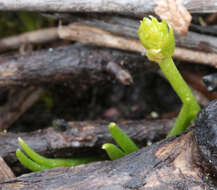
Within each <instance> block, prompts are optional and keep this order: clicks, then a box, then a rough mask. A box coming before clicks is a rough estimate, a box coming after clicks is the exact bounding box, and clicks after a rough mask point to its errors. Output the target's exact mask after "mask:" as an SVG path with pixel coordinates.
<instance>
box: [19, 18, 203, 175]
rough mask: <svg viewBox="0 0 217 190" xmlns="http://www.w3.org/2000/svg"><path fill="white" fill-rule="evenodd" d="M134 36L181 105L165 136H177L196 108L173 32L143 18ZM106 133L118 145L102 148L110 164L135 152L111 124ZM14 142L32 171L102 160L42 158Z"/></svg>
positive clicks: (162, 23) (154, 21) (125, 137)
mask: <svg viewBox="0 0 217 190" xmlns="http://www.w3.org/2000/svg"><path fill="white" fill-rule="evenodd" d="M138 36H139V39H140V41H141V42H142V44H143V46H144V47H145V48H146V55H147V57H148V58H149V59H150V60H151V61H154V62H157V63H158V65H159V66H160V68H161V70H162V72H163V73H164V75H165V76H166V78H167V79H168V81H169V82H170V84H171V86H172V87H173V89H174V90H175V92H176V93H177V95H178V96H179V98H180V99H181V101H182V103H183V105H182V108H181V111H180V113H179V115H178V118H177V120H176V122H175V124H174V127H173V129H172V130H171V131H170V133H169V134H168V136H173V135H176V134H179V133H181V132H182V131H184V130H185V129H186V128H187V127H188V126H189V125H190V123H191V122H192V121H193V120H194V119H195V118H196V115H197V113H198V112H199V110H200V106H199V105H198V103H197V101H196V99H195V97H194V96H193V94H192V92H191V90H190V88H189V87H188V85H187V84H186V82H185V81H184V79H183V78H182V76H181V75H180V73H179V71H178V70H177V68H176V66H175V64H174V62H173V59H172V55H173V53H174V50H175V39H174V34H173V29H172V27H171V26H170V25H168V24H167V23H166V21H162V22H158V21H157V19H156V18H154V17H152V16H150V18H144V19H143V20H142V21H141V25H140V27H139V30H138ZM109 132H110V134H111V136H112V137H113V139H114V140H115V142H116V143H117V144H118V145H119V147H117V146H115V145H114V144H111V143H106V144H104V145H103V146H102V148H103V149H104V150H105V151H106V152H107V154H108V156H109V158H110V159H111V160H115V159H118V158H121V157H123V156H125V155H127V154H129V153H132V152H135V151H137V150H138V147H137V146H136V145H135V143H134V142H133V141H132V140H131V139H130V138H129V137H128V136H127V135H126V134H124V132H123V131H122V130H121V129H120V128H119V127H118V126H117V125H116V124H115V123H110V125H109ZM18 141H19V144H20V146H21V147H22V149H23V150H24V152H25V153H26V155H27V156H28V157H29V158H28V157H27V156H26V155H25V154H24V153H23V152H22V151H21V150H20V149H18V150H17V151H16V155H17V158H18V160H19V161H20V162H21V163H22V164H23V165H24V166H25V167H26V168H28V169H30V170H32V171H41V170H45V169H50V168H55V167H61V166H67V167H70V166H75V165H80V164H85V163H89V162H92V161H98V160H102V158H97V157H85V158H75V159H58V158H46V157H43V156H41V155H39V154H37V153H36V152H35V151H34V150H32V149H31V148H30V147H29V146H28V145H27V144H26V143H25V142H24V141H23V140H22V139H21V138H19V139H18Z"/></svg>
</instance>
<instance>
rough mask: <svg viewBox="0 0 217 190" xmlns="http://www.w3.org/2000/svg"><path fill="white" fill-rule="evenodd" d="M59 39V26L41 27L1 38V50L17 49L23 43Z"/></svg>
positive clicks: (38, 42) (41, 42)
mask: <svg viewBox="0 0 217 190" xmlns="http://www.w3.org/2000/svg"><path fill="white" fill-rule="evenodd" d="M56 39H58V33H57V28H55V27H54V28H48V29H40V30H36V31H33V32H27V33H24V34H20V35H17V36H12V37H8V38H4V39H1V40H0V51H6V50H10V49H17V48H19V47H20V46H21V45H23V44H45V43H48V42H51V41H54V40H56Z"/></svg>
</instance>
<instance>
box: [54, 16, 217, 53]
mask: <svg viewBox="0 0 217 190" xmlns="http://www.w3.org/2000/svg"><path fill="white" fill-rule="evenodd" d="M55 16H56V17H57V18H60V19H63V20H66V21H68V22H73V24H80V25H88V26H93V27H96V28H99V29H102V30H105V31H108V32H111V33H113V34H115V35H118V36H125V37H131V38H134V39H138V36H137V30H138V28H139V21H138V20H136V19H132V18H124V17H118V16H112V17H111V16H100V15H95V16H94V15H93V16H92V17H91V16H88V17H87V16H76V15H70V14H67V15H63V14H58V15H55ZM176 45H177V46H178V47H183V48H189V49H194V50H199V51H204V52H209V53H211V52H213V53H217V39H216V38H215V37H212V36H208V35H203V34H199V33H195V32H188V34H187V35H186V36H183V35H176Z"/></svg>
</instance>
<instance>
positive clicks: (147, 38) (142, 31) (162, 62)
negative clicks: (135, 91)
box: [138, 16, 200, 136]
mask: <svg viewBox="0 0 217 190" xmlns="http://www.w3.org/2000/svg"><path fill="white" fill-rule="evenodd" d="M138 36H139V39H140V41H141V43H142V45H143V46H144V47H145V49H146V55H147V57H148V59H149V60H151V61H154V62H156V63H158V65H159V66H160V68H161V70H162V72H163V73H164V75H165V76H166V78H167V79H168V81H169V82H170V84H171V86H172V87H173V89H174V90H175V92H176V93H177V95H178V96H179V98H180V99H181V101H182V103H183V105H182V108H181V111H180V113H179V115H178V118H177V119H176V122H175V124H174V127H173V128H172V130H171V131H170V133H169V134H168V136H174V135H177V134H179V133H181V132H183V131H184V130H185V129H186V128H187V127H188V126H189V125H190V123H191V122H192V121H194V120H195V118H196V116H197V113H198V112H199V110H200V106H199V105H198V103H197V101H196V99H195V97H194V95H193V94H192V92H191V90H190V88H189V86H188V85H187V84H186V82H185V81H184V79H183V78H182V76H181V74H180V73H179V71H178V70H177V68H176V66H175V64H174V62H173V59H172V56H173V53H174V51H175V38H174V34H173V29H172V27H171V26H170V25H168V24H167V23H166V21H162V22H158V20H157V19H156V18H155V17H153V16H150V18H144V19H143V20H142V21H141V24H140V27H139V30H138Z"/></svg>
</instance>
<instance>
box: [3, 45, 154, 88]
mask: <svg viewBox="0 0 217 190" xmlns="http://www.w3.org/2000/svg"><path fill="white" fill-rule="evenodd" d="M110 61H113V62H115V63H117V64H120V63H124V66H125V67H127V65H130V67H131V68H133V67H134V66H136V65H137V68H138V67H140V68H143V69H145V68H146V66H147V68H148V67H149V68H150V67H152V66H151V65H150V64H148V61H147V62H146V64H144V57H142V56H138V55H136V54H132V53H126V52H121V51H117V50H111V49H105V48H97V47H91V46H84V45H81V44H74V45H71V46H65V47H59V48H55V49H51V48H50V49H49V50H42V51H39V52H33V53H32V55H25V56H18V57H13V58H9V59H7V60H6V59H4V61H2V63H1V67H0V86H1V87H3V86H13V85H28V84H35V85H37V84H47V83H57V82H61V81H64V82H67V81H68V83H70V85H71V86H72V87H75V86H77V87H80V86H81V85H93V84H96V83H101V84H102V83H103V82H106V81H109V80H113V74H111V73H110V72H108V71H107V70H106V66H107V64H108V63H109V62H110ZM141 63H142V64H141ZM131 71H132V72H133V69H131ZM78 78H79V80H78Z"/></svg>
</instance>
